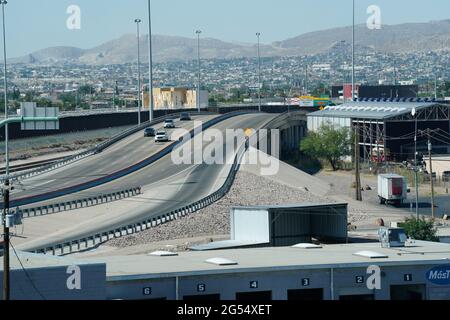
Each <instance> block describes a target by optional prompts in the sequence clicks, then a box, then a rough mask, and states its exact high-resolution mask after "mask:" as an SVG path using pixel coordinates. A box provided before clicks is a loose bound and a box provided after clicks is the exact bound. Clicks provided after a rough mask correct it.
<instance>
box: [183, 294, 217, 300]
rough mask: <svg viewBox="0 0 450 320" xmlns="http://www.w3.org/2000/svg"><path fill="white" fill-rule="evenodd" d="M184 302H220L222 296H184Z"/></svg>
mask: <svg viewBox="0 0 450 320" xmlns="http://www.w3.org/2000/svg"><path fill="white" fill-rule="evenodd" d="M183 300H186V301H219V300H220V294H200V295H194V296H184V297H183Z"/></svg>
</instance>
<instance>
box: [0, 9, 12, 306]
mask: <svg viewBox="0 0 450 320" xmlns="http://www.w3.org/2000/svg"><path fill="white" fill-rule="evenodd" d="M7 3H8V2H7V1H6V0H1V4H2V19H3V59H4V91H5V92H4V103H5V121H6V125H5V162H6V163H5V169H6V170H5V174H6V179H5V184H4V186H3V221H2V225H3V300H10V270H9V269H10V262H9V241H10V236H9V226H7V224H6V216H7V215H8V214H9V190H10V186H9V146H8V140H9V136H8V123H7V121H8V82H7V68H6V23H5V5H6V4H7Z"/></svg>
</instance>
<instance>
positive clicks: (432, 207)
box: [428, 135, 435, 219]
mask: <svg viewBox="0 0 450 320" xmlns="http://www.w3.org/2000/svg"><path fill="white" fill-rule="evenodd" d="M432 148H433V146H432V145H431V139H430V136H429V135H428V158H429V159H430V181H431V216H432V217H433V219H434V213H435V212H434V181H433V161H432V157H431V151H432Z"/></svg>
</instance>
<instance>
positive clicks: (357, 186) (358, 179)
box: [355, 123, 362, 201]
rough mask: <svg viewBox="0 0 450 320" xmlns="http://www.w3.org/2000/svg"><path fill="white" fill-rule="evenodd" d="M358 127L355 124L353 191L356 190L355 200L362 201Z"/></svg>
mask: <svg viewBox="0 0 450 320" xmlns="http://www.w3.org/2000/svg"><path fill="white" fill-rule="evenodd" d="M359 151H360V149H359V125H358V123H356V124H355V189H356V200H357V201H362V193H361V173H360V170H359V157H360V153H359Z"/></svg>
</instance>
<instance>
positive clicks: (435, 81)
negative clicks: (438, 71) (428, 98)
mask: <svg viewBox="0 0 450 320" xmlns="http://www.w3.org/2000/svg"><path fill="white" fill-rule="evenodd" d="M437 99H438V78H437V75H435V76H434V100H435V101H436V100H437Z"/></svg>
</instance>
